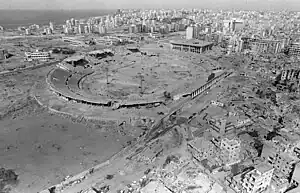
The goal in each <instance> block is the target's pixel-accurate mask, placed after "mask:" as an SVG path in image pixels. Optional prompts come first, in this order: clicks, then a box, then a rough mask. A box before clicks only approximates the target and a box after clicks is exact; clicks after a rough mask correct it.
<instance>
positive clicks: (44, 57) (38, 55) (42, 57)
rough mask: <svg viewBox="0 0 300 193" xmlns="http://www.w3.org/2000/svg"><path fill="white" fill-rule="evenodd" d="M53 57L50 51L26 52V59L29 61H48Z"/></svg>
mask: <svg viewBox="0 0 300 193" xmlns="http://www.w3.org/2000/svg"><path fill="white" fill-rule="evenodd" d="M50 58H51V54H50V52H39V51H36V52H25V60H27V61H33V60H39V61H48V60H49V59H50Z"/></svg>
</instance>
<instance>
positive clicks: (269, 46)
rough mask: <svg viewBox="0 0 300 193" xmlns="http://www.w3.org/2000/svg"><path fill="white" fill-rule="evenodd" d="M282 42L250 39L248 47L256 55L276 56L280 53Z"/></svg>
mask: <svg viewBox="0 0 300 193" xmlns="http://www.w3.org/2000/svg"><path fill="white" fill-rule="evenodd" d="M281 45H282V41H280V40H269V39H255V38H252V39H250V47H251V50H252V51H253V52H256V53H268V52H269V53H274V54H277V53H279V52H280V51H281V47H282V46H281Z"/></svg>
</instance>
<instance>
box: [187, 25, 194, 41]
mask: <svg viewBox="0 0 300 193" xmlns="http://www.w3.org/2000/svg"><path fill="white" fill-rule="evenodd" d="M193 34H194V28H193V27H191V26H189V27H187V28H186V39H187V40H190V39H193Z"/></svg>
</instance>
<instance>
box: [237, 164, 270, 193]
mask: <svg viewBox="0 0 300 193" xmlns="http://www.w3.org/2000/svg"><path fill="white" fill-rule="evenodd" d="M273 171H274V169H273V168H272V167H271V166H269V165H266V164H264V163H262V164H259V165H256V166H255V168H254V169H253V170H251V171H249V172H247V173H245V174H244V175H242V180H241V182H242V187H243V192H245V193H262V192H265V190H267V188H268V187H269V185H270V183H271V180H272V176H273Z"/></svg>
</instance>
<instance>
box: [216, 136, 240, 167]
mask: <svg viewBox="0 0 300 193" xmlns="http://www.w3.org/2000/svg"><path fill="white" fill-rule="evenodd" d="M220 150H221V159H222V160H223V162H224V163H225V164H226V165H227V166H231V165H233V164H236V163H238V162H240V151H241V142H240V141H239V140H238V139H228V138H223V139H222V140H221V145H220Z"/></svg>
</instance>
